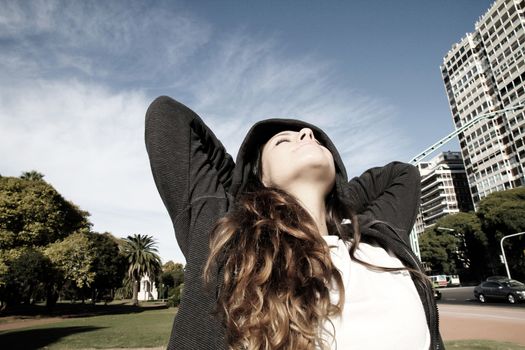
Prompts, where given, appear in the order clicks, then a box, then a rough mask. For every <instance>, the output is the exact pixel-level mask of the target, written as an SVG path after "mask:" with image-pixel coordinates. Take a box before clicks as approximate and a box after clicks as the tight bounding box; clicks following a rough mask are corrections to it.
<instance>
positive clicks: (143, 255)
mask: <svg viewBox="0 0 525 350" xmlns="http://www.w3.org/2000/svg"><path fill="white" fill-rule="evenodd" d="M156 245H157V244H156V242H155V240H154V239H153V237H151V236H147V235H140V234H135V235H133V236H128V237H127V238H125V239H123V240H122V244H121V251H122V253H123V255H124V256H125V257H126V260H127V263H128V277H129V279H130V280H131V282H132V283H133V298H132V302H133V305H138V292H139V283H140V280H141V278H142V277H143V276H145V275H148V276H149V279H150V281H154V280H155V279H156V277H157V275H158V274H159V273H160V271H161V270H162V264H161V260H160V257H159V255H158V254H157V253H158V250H157V248H156Z"/></svg>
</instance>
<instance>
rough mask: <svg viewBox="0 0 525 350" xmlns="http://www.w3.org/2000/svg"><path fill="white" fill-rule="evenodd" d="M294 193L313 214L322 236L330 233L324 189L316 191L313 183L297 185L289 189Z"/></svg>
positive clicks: (289, 191)
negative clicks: (327, 224) (327, 223)
mask: <svg viewBox="0 0 525 350" xmlns="http://www.w3.org/2000/svg"><path fill="white" fill-rule="evenodd" d="M287 192H288V193H290V194H291V195H293V196H294V197H295V198H296V199H297V200H298V201H299V203H300V204H301V205H302V206H303V208H304V209H305V210H306V211H307V212H308V213H309V214H310V215H311V216H312V218H313V219H314V221H315V224H316V225H317V230H318V231H319V233H320V234H321V235H322V236H326V235H328V227H327V226H326V204H325V194H324V191H316V189H315V188H314V187H313V186H311V185H306V186H295V187H294V188H293V189H289V190H287Z"/></svg>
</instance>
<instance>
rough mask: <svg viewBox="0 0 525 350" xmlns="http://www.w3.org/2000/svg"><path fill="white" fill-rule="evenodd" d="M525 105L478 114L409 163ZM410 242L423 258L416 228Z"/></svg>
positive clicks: (419, 160) (421, 158) (419, 161)
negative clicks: (482, 124) (472, 127)
mask: <svg viewBox="0 0 525 350" xmlns="http://www.w3.org/2000/svg"><path fill="white" fill-rule="evenodd" d="M524 107H525V105H524V104H519V105H515V106H511V107H507V108H502V109H500V110H497V111H494V112H490V113H485V114H481V115H478V116H477V117H476V118H474V119H472V120H471V121H469V122H467V123H465V124H464V125H463V126H461V127H460V128H457V129H456V130H454V131H453V132H451V133H450V134H448V135H447V136H445V137H443V138H442V139H441V140H439V141H438V142H436V143H434V144H433V145H432V146H430V147H428V148H427V149H425V150H424V151H423V152H421V153H419V154H418V155H416V156H415V157H414V158H412V159H411V160H410V162H409V163H410V164H412V165H416V166H417V165H418V164H419V163H421V161H422V160H423V159H424V158H426V157H427V156H428V155H430V154H432V153H434V152H435V151H436V150H437V149H439V148H440V147H442V146H443V145H445V144H446V143H448V142H449V141H450V140H452V139H453V138H454V137H455V136H457V135H458V134H460V133H461V132H463V131H465V130H466V129H468V128H470V127H471V126H473V125H474V124H476V123H477V122H479V121H481V120H485V119H492V118H495V117H496V116H497V115H499V114H501V113H506V112H509V111H516V110H520V109H522V108H524ZM410 242H411V245H412V249H413V250H414V251H415V252H417V253H418V254H417V255H418V257H419V259H420V260H421V256H420V254H419V238H418V237H417V234H416V232H415V230H414V228H412V232H411V233H410Z"/></svg>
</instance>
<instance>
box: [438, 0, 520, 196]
mask: <svg viewBox="0 0 525 350" xmlns="http://www.w3.org/2000/svg"><path fill="white" fill-rule="evenodd" d="M441 74H442V76H443V81H444V83H445V88H446V93H447V97H448V100H449V104H450V109H451V112H452V118H453V121H454V124H455V126H456V129H458V128H460V127H461V126H463V125H465V124H466V123H468V122H469V121H471V120H472V119H474V118H476V117H477V116H479V115H482V114H486V113H490V112H493V111H496V110H500V109H502V108H508V107H511V106H516V105H521V104H525V1H523V0H497V1H495V2H494V3H493V4H492V6H491V7H490V9H489V10H488V11H487V12H486V13H485V14H484V15H483V16H481V17H480V18H479V20H478V21H477V22H476V24H475V31H474V32H472V33H468V34H466V35H465V37H463V38H462V39H461V40H460V41H459V42H458V43H456V44H454V45H453V46H452V49H451V50H450V51H449V52H448V53H447V54H446V56H445V57H444V58H443V64H442V66H441ZM458 136H459V141H460V146H461V153H462V156H463V160H464V163H465V170H466V173H467V176H468V181H469V184H470V193H471V195H472V199H473V201H474V203H477V202H478V201H479V200H480V199H481V198H483V197H485V196H486V195H488V194H489V193H491V192H494V191H500V190H504V189H509V188H514V187H518V186H523V185H525V171H524V168H525V110H524V109H519V110H514V111H510V112H506V113H504V114H503V113H502V114H500V115H499V116H498V117H497V118H494V119H485V120H482V121H480V122H478V123H476V124H474V125H472V126H471V127H469V128H468V129H466V130H465V131H464V132H462V133H460V134H459V135H458Z"/></svg>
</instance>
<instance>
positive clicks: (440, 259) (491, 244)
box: [419, 187, 525, 281]
mask: <svg viewBox="0 0 525 350" xmlns="http://www.w3.org/2000/svg"><path fill="white" fill-rule="evenodd" d="M440 227H441V228H445V229H439V228H440ZM447 229H448V230H447ZM449 230H452V231H449ZM524 231H525V188H523V187H520V188H516V189H512V190H507V191H501V192H495V193H492V194H490V195H488V196H487V197H485V198H483V199H482V200H481V201H480V202H479V203H478V211H477V212H476V213H456V214H450V215H447V216H445V217H443V218H441V219H439V220H438V221H437V222H436V224H435V225H434V226H432V227H431V228H428V229H427V230H425V232H424V233H423V234H422V235H421V236H420V238H419V239H420V241H419V242H420V249H421V258H422V260H423V261H425V262H426V263H428V264H429V265H430V266H431V268H432V271H433V272H432V273H434V274H442V273H444V274H453V273H459V274H460V275H461V279H462V280H463V281H464V280H471V281H479V280H483V279H484V278H485V277H487V276H490V275H505V274H506V273H505V269H504V265H503V264H502V263H501V261H500V254H501V248H500V241H501V239H502V238H503V236H506V235H510V234H513V233H518V232H524ZM504 247H505V253H506V255H507V261H508V263H509V267H510V270H511V273H512V277H514V278H517V279H521V280H524V279H525V252H524V249H525V235H523V236H516V237H512V238H510V239H508V240H505V241H504Z"/></svg>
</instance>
